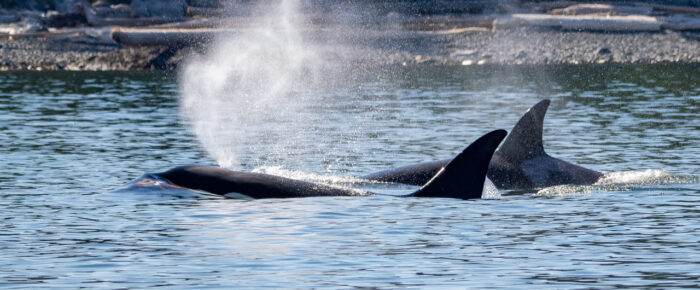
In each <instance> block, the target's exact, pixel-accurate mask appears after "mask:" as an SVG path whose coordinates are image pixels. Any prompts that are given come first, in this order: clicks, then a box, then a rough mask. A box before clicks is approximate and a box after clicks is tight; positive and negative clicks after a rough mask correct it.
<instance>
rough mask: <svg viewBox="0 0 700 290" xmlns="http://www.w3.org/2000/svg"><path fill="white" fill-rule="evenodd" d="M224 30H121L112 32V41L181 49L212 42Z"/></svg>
mask: <svg viewBox="0 0 700 290" xmlns="http://www.w3.org/2000/svg"><path fill="white" fill-rule="evenodd" d="M222 33H231V31H230V30H225V29H122V28H115V29H114V30H112V40H114V41H115V42H116V43H119V44H122V45H126V46H170V47H182V46H189V45H195V44H199V43H206V42H210V41H212V40H213V39H214V38H215V37H216V36H217V35H219V34H222Z"/></svg>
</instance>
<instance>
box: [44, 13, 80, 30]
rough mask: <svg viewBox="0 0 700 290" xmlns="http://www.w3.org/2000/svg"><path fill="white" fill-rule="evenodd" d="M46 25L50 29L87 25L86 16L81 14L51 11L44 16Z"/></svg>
mask: <svg viewBox="0 0 700 290" xmlns="http://www.w3.org/2000/svg"><path fill="white" fill-rule="evenodd" d="M44 23H45V24H46V26H48V27H75V26H78V25H82V24H86V23H87V20H86V19H85V16H84V15H83V14H80V13H59V12H57V11H49V12H47V13H46V15H45V16H44Z"/></svg>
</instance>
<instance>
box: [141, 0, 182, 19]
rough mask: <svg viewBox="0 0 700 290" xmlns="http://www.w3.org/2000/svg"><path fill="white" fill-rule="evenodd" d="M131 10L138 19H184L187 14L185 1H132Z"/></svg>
mask: <svg viewBox="0 0 700 290" xmlns="http://www.w3.org/2000/svg"><path fill="white" fill-rule="evenodd" d="M131 10H132V11H134V14H135V15H136V16H138V17H168V18H182V17H185V15H186V14H187V2H185V0H132V1H131Z"/></svg>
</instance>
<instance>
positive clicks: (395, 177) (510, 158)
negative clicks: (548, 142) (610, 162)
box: [362, 100, 603, 189]
mask: <svg viewBox="0 0 700 290" xmlns="http://www.w3.org/2000/svg"><path fill="white" fill-rule="evenodd" d="M549 104H550V100H542V101H540V102H539V103H537V104H535V105H534V106H532V108H530V109H529V110H528V111H527V112H526V113H525V115H523V116H522V118H520V120H519V121H518V123H516V124H515V126H514V127H513V129H512V130H511V132H510V134H509V135H508V138H506V140H505V141H503V144H502V145H501V147H500V148H499V149H498V150H497V151H496V153H494V154H493V157H492V158H491V163H490V164H489V169H488V173H487V176H488V178H489V179H490V180H491V181H492V182H493V183H494V185H496V187H497V188H499V189H535V188H542V187H549V186H555V185H562V184H574V185H589V184H593V183H595V182H596V181H598V179H600V178H601V177H602V176H603V173H600V172H597V171H594V170H590V169H586V168H583V167H581V166H578V165H575V164H572V163H569V162H566V161H564V160H561V159H557V158H554V157H551V156H549V155H548V154H547V153H546V152H545V151H544V146H543V144H542V130H543V123H544V115H545V113H546V112H547V108H548V107H549ZM449 162H450V159H445V160H439V161H432V162H426V163H420V164H414V165H408V166H404V167H400V168H396V169H390V170H385V171H380V172H376V173H372V174H369V175H366V176H363V177H362V178H364V179H368V180H375V181H384V182H395V183H404V184H411V185H421V184H423V183H425V182H426V181H427V180H429V179H430V178H431V177H432V176H433V175H435V174H436V173H437V172H438V171H440V169H441V168H442V167H444V166H445V165H446V164H448V163H449Z"/></svg>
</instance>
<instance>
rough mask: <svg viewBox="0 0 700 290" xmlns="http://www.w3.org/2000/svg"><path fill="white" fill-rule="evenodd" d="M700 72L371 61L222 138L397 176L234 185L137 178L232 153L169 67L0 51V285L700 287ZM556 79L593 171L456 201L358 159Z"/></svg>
mask: <svg viewBox="0 0 700 290" xmlns="http://www.w3.org/2000/svg"><path fill="white" fill-rule="evenodd" d="M699 82H700V67H698V66H675V65H656V66H608V65H606V66H515V67H500V66H473V67H441V66H414V67H410V66H409V67H383V68H376V69H362V70H358V71H356V72H354V73H353V75H352V77H349V78H347V79H344V80H342V81H341V82H339V83H338V84H334V85H329V86H327V87H324V88H322V89H319V90H318V91H315V92H312V94H313V96H311V97H312V98H310V99H311V100H313V101H308V100H309V98H307V99H306V100H307V101H305V102H304V103H302V105H303V106H302V107H301V109H300V110H298V111H297V112H296V114H295V115H294V116H293V118H292V119H289V120H286V121H285V122H279V120H276V119H274V118H273V119H270V120H269V121H265V120H266V119H265V118H260V120H262V121H261V123H260V124H256V126H252V127H251V128H246V129H247V130H248V132H250V130H252V131H253V132H258V131H256V130H259V133H260V134H257V135H250V134H248V135H246V136H248V137H247V138H241V139H242V140H241V139H236V140H234V139H231V140H228V141H226V140H225V141H226V142H230V143H231V144H232V146H234V145H235V148H236V150H235V151H234V152H235V154H236V158H235V160H238V163H237V164H236V165H235V166H236V169H239V170H245V171H258V172H267V173H271V174H278V175H284V176H288V177H293V178H298V179H304V180H310V181H315V182H323V183H329V184H333V185H337V186H346V187H353V188H362V189H369V190H373V191H378V192H381V193H383V194H384V195H380V196H373V197H312V198H300V199H270V200H237V199H227V198H221V197H218V196H212V195H207V194H202V193H196V192H190V191H180V190H168V189H159V188H148V187H144V188H140V189H134V188H133V187H129V184H130V183H131V182H134V181H139V180H143V179H142V177H143V176H144V175H145V174H147V173H152V172H158V171H162V170H166V169H168V168H171V167H174V166H178V165H186V164H206V165H212V164H216V163H217V161H216V160H213V159H211V157H209V154H208V153H207V150H206V148H204V147H203V146H202V145H201V144H200V143H199V142H198V140H197V137H196V136H195V134H194V133H193V132H192V131H191V130H189V129H188V128H189V127H188V126H189V125H188V124H189V121H188V120H186V119H185V118H183V117H182V115H181V114H180V109H179V103H178V100H179V95H180V91H179V89H178V84H177V77H176V76H174V75H169V74H160V73H98V72H83V73H76V72H3V73H0V133H1V134H0V142H2V146H0V156H1V157H2V158H0V167H1V168H2V170H0V209H2V210H0V221H1V222H0V227H1V228H2V231H0V253H2V254H0V286H5V287H11V288H38V287H48V288H58V287H69V288H76V287H89V288H140V287H155V286H166V287H171V288H209V287H212V288H219V287H246V288H248V287H281V288H312V287H332V288H350V287H378V288H411V287H415V288H427V287H438V286H440V287H451V288H464V287H474V288H486V287H497V288H511V287H536V288H557V289H559V288H589V287H605V288H612V287H647V288H667V287H688V288H694V287H697V285H700V209H698V204H699V202H700V162H699V161H700V146H699V144H700V118H699V117H698V116H700V87H699V86H698V85H697V84H698V83H699ZM544 98H549V99H551V100H552V104H551V106H550V108H549V111H548V113H547V117H546V119H545V128H544V142H545V149H546V150H547V152H548V153H549V154H550V155H552V156H555V157H558V158H561V159H564V160H567V161H570V162H573V163H576V164H579V165H582V166H585V167H588V168H591V169H595V170H599V171H603V172H606V177H605V178H604V179H603V180H601V181H600V182H599V183H598V184H595V185H590V186H568V185H564V186H556V187H550V188H543V189H537V190H532V191H497V190H495V189H492V190H493V191H495V192H490V194H489V197H490V198H488V199H481V200H468V201H463V200H454V199H418V198H400V197H396V196H395V195H399V194H403V193H407V192H410V191H412V190H414V189H415V187H411V186H403V185H392V184H377V183H366V182H363V181H361V180H358V179H357V178H355V177H356V176H360V175H363V174H367V173H371V172H373V171H377V170H382V169H387V168H391V167H396V166H401V165H407V164H412V163H415V162H423V161H430V160H436V159H443V158H449V157H451V156H453V155H455V154H456V153H458V152H459V151H460V150H461V149H463V148H464V147H465V146H466V145H468V144H469V143H470V142H471V141H473V140H474V139H476V138H477V137H478V136H480V135H482V134H484V133H486V132H488V131H491V130H494V129H499V128H503V129H506V130H509V129H510V128H511V127H512V126H513V125H514V124H515V122H516V121H517V120H518V119H519V118H520V116H521V115H522V114H523V113H524V112H525V110H527V108H529V107H530V106H531V105H533V104H535V103H536V102H538V101H539V100H541V99H544ZM239 111H240V110H239ZM227 130H231V126H229V127H227ZM232 130H237V128H235V126H234V127H233V128H232ZM226 136H227V138H234V137H235V136H237V135H236V132H235V131H233V132H227V134H226ZM232 136H233V137H232ZM250 136H257V137H250ZM226 142H224V144H225V143H226Z"/></svg>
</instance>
